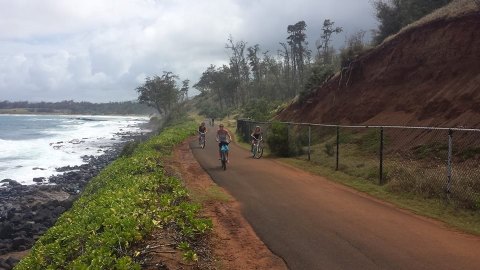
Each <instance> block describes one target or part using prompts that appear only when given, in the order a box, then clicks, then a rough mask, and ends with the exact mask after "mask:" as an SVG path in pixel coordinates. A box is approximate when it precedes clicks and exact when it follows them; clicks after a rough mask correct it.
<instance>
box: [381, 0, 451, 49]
mask: <svg viewBox="0 0 480 270" xmlns="http://www.w3.org/2000/svg"><path fill="white" fill-rule="evenodd" d="M450 2H452V0H376V1H375V2H374V7H375V10H376V14H375V15H376V17H377V20H378V21H379V23H380V25H379V26H378V31H377V33H376V36H375V42H376V43H377V44H378V43H381V42H382V41H383V40H384V39H385V38H386V37H388V36H390V35H393V34H395V33H397V32H398V31H400V29H402V27H404V26H406V25H408V24H410V23H412V22H414V21H416V20H418V19H420V18H421V17H423V16H425V15H427V14H429V13H431V12H432V11H433V10H435V9H437V8H440V7H443V6H445V5H447V4H448V3H450Z"/></svg>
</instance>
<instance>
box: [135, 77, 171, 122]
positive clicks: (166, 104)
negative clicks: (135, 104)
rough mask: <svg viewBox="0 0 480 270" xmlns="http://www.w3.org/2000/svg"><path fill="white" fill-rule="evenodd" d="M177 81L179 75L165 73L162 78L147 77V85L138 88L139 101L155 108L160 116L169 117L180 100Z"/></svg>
mask: <svg viewBox="0 0 480 270" xmlns="http://www.w3.org/2000/svg"><path fill="white" fill-rule="evenodd" d="M177 79H178V76H177V75H175V74H173V73H172V72H165V71H164V72H163V75H162V76H158V75H155V76H153V78H150V77H147V78H146V79H145V83H144V84H143V85H142V86H139V87H137V88H136V91H137V92H138V94H139V96H138V101H139V102H140V103H142V104H146V105H148V106H150V107H153V108H155V109H156V110H157V111H158V113H159V114H160V115H168V114H169V112H170V110H171V109H172V108H173V106H174V105H175V104H177V103H178V101H179V99H180V91H179V90H178V87H177V85H176V80H177Z"/></svg>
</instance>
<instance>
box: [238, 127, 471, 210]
mask: <svg viewBox="0 0 480 270" xmlns="http://www.w3.org/2000/svg"><path fill="white" fill-rule="evenodd" d="M256 126H260V127H261V129H262V132H263V138H264V140H265V141H266V144H265V146H266V148H267V149H268V148H270V149H269V150H270V151H271V152H275V150H276V149H275V148H277V147H278V145H276V144H281V145H282V146H286V145H288V150H285V149H287V148H285V147H284V148H281V151H287V152H283V153H280V154H284V155H288V156H295V157H296V158H299V159H305V160H308V161H310V162H312V163H313V164H318V165H320V166H324V167H328V168H331V169H333V170H338V171H342V172H344V173H346V174H349V175H352V176H355V177H358V179H363V180H365V181H372V182H375V183H378V184H380V185H384V184H385V185H387V186H386V187H387V189H388V190H390V191H391V192H402V193H408V194H412V195H419V196H422V197H424V198H436V199H438V198H441V199H445V200H447V201H449V202H452V203H455V204H457V205H458V206H460V207H462V208H468V209H474V210H478V209H480V130H479V129H460V128H452V129H448V128H431V127H402V126H384V127H382V126H345V125H321V124H309V123H287V122H255V121H251V120H238V121H237V133H238V134H239V135H240V137H241V138H242V139H243V140H244V141H250V140H251V137H250V135H251V133H252V131H253V130H254V128H255V127H256ZM279 133H281V134H279ZM279 137H280V139H279ZM282 138H283V141H282V140H281V139H282ZM277 154H278V153H277Z"/></svg>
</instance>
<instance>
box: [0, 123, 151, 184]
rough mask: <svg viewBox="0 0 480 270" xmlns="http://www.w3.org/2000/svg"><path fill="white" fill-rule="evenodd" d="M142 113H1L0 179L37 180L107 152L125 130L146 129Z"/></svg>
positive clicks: (22, 181)
mask: <svg viewBox="0 0 480 270" xmlns="http://www.w3.org/2000/svg"><path fill="white" fill-rule="evenodd" d="M147 122H148V117H142V116H133V117H132V116H85V115H81V116H80V115H0V180H2V179H7V178H8V179H13V180H15V181H17V182H19V183H21V184H24V185H30V184H34V183H35V182H33V178H36V177H45V178H48V177H49V176H51V175H56V174H59V173H60V172H57V171H56V168H59V167H63V166H68V165H70V166H75V165H81V164H83V163H84V161H83V159H82V156H85V155H93V156H98V155H101V154H103V153H104V152H105V151H106V150H108V149H110V148H111V147H112V146H114V145H115V144H117V143H120V142H122V134H125V133H142V132H143V133H145V132H148V130H142V129H141V125H142V124H144V123H147Z"/></svg>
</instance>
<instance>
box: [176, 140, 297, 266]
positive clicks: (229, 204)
mask: <svg viewBox="0 0 480 270" xmlns="http://www.w3.org/2000/svg"><path fill="white" fill-rule="evenodd" d="M194 139H195V138H192V139H190V140H188V141H185V142H184V143H182V144H181V145H179V146H178V147H177V148H176V149H175V151H174V155H173V159H172V161H171V165H172V166H173V167H174V168H175V169H176V170H177V172H178V174H179V176H181V178H182V179H183V180H184V181H185V185H186V187H187V188H188V190H189V191H190V192H191V194H192V199H193V200H194V201H197V202H199V203H201V204H202V205H203V209H204V211H203V215H205V216H208V217H210V218H211V219H212V221H213V226H214V231H213V233H212V237H211V239H210V240H211V247H212V252H213V255H214V258H215V259H216V263H215V264H216V268H217V269H287V267H286V265H285V263H284V262H283V260H282V259H281V258H279V257H277V256H275V255H274V254H273V253H272V252H271V251H270V250H269V249H268V248H267V247H266V246H265V244H264V243H263V242H262V241H261V240H260V239H259V238H258V236H257V235H256V234H255V232H254V231H253V229H252V227H251V226H250V224H249V223H248V222H247V221H246V220H245V219H244V218H243V216H242V215H241V212H240V205H239V203H238V202H237V201H235V200H234V199H233V197H232V196H230V195H229V194H228V193H227V192H226V191H225V190H224V189H223V188H221V187H219V186H217V185H216V184H215V183H214V182H213V181H212V179H211V178H210V176H209V175H208V174H207V173H206V172H205V171H204V170H203V168H202V167H201V166H200V165H199V164H198V162H197V161H196V160H195V158H194V156H193V154H192V152H191V150H190V147H189V143H190V141H192V140H194Z"/></svg>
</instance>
